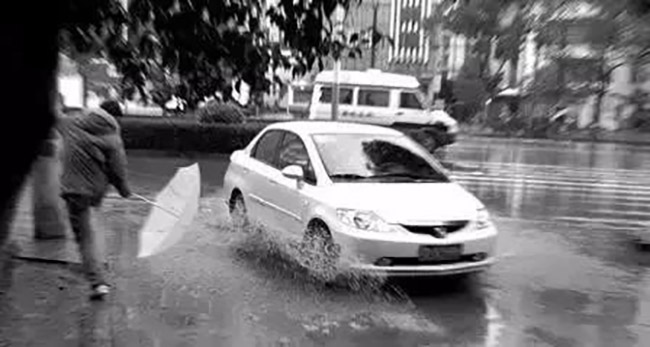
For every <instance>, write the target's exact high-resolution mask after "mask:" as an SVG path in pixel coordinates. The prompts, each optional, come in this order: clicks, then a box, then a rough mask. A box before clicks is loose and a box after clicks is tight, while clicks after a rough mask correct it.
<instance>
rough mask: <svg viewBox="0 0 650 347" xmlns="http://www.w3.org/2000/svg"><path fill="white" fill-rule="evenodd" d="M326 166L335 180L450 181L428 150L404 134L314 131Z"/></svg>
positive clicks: (328, 172)
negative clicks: (316, 133) (317, 133)
mask: <svg viewBox="0 0 650 347" xmlns="http://www.w3.org/2000/svg"><path fill="white" fill-rule="evenodd" d="M313 139H314V143H315V144H316V148H317V150H318V152H319V154H320V157H321V160H322V162H323V165H324V166H325V170H326V171H327V174H328V175H329V176H330V178H331V179H332V180H333V181H334V182H346V181H362V182H377V181H385V182H388V181H390V182H449V178H448V177H447V176H446V175H445V174H444V173H443V172H442V170H440V169H439V168H437V167H436V165H435V162H434V161H433V159H431V158H430V157H429V158H426V156H428V154H427V152H426V151H425V150H423V149H422V148H420V147H419V146H417V145H416V144H415V143H414V142H413V141H412V140H410V139H409V138H408V137H406V136H400V135H375V134H319V135H313Z"/></svg>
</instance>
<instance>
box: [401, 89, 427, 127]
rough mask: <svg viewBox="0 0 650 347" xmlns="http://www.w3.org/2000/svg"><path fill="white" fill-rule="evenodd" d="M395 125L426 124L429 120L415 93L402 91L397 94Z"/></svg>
mask: <svg viewBox="0 0 650 347" xmlns="http://www.w3.org/2000/svg"><path fill="white" fill-rule="evenodd" d="M395 112H396V113H395V114H396V116H397V117H396V118H395V122H396V123H405V124H426V123H428V121H429V120H430V119H429V118H430V117H429V116H428V113H427V112H426V110H425V108H424V106H423V100H421V99H420V95H418V93H417V91H411V90H402V91H400V93H399V98H398V105H397V110H396V111H395Z"/></svg>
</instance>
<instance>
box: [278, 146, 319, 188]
mask: <svg viewBox="0 0 650 347" xmlns="http://www.w3.org/2000/svg"><path fill="white" fill-rule="evenodd" d="M289 165H298V166H300V167H302V170H303V172H304V173H305V182H307V183H309V184H311V185H315V184H316V174H315V172H314V169H313V166H312V165H311V161H310V160H309V153H308V152H307V148H306V147H305V144H304V143H303V142H302V140H301V139H300V137H298V135H296V134H293V133H286V134H285V136H284V139H283V140H282V144H281V145H280V151H279V157H278V167H279V168H280V170H282V169H284V168H285V167H287V166H289Z"/></svg>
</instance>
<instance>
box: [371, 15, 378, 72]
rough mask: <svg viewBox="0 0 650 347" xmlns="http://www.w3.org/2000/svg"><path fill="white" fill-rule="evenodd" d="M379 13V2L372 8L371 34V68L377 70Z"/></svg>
mask: <svg viewBox="0 0 650 347" xmlns="http://www.w3.org/2000/svg"><path fill="white" fill-rule="evenodd" d="M378 11H379V2H375V3H374V4H373V7H372V31H371V32H370V68H372V69H374V68H375V59H376V57H375V54H376V47H375V33H376V32H377V12H378Z"/></svg>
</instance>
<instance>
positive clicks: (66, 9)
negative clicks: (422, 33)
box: [59, 0, 127, 83]
mask: <svg viewBox="0 0 650 347" xmlns="http://www.w3.org/2000/svg"><path fill="white" fill-rule="evenodd" d="M61 13H62V18H61V20H62V26H61V30H60V31H59V50H60V52H61V53H63V54H64V55H65V56H67V57H68V58H70V59H72V60H73V61H74V62H75V63H76V65H77V66H76V67H77V71H78V73H79V74H80V75H81V76H82V77H83V78H84V83H86V82H87V80H88V79H89V78H91V77H92V76H91V75H93V74H97V71H98V68H100V69H103V70H104V72H105V70H106V67H107V65H106V64H104V63H103V62H101V60H99V61H100V63H99V64H94V62H95V61H97V59H98V58H102V57H105V53H106V48H107V43H109V42H114V41H115V40H117V39H119V38H120V37H121V36H122V34H123V26H124V24H125V23H126V20H127V17H126V12H125V11H124V9H123V7H122V5H121V3H120V1H119V0H63V1H61Z"/></svg>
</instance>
